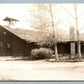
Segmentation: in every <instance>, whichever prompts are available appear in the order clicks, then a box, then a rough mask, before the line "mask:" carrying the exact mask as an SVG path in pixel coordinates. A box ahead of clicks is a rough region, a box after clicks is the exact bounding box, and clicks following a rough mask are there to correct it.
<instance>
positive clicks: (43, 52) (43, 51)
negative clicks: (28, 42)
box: [31, 48, 53, 59]
mask: <svg viewBox="0 0 84 84" xmlns="http://www.w3.org/2000/svg"><path fill="white" fill-rule="evenodd" d="M52 54H53V51H52V50H51V49H48V48H39V49H33V50H32V51H31V57H32V59H49V58H51V56H52Z"/></svg>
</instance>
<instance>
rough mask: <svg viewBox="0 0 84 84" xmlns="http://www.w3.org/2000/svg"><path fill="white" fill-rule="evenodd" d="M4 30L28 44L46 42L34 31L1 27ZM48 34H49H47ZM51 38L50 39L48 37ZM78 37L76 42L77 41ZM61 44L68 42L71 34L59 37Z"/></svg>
mask: <svg viewBox="0 0 84 84" xmlns="http://www.w3.org/2000/svg"><path fill="white" fill-rule="evenodd" d="M0 26H2V27H3V28H5V29H7V30H8V31H9V32H11V33H13V34H14V35H16V36H17V37H19V38H21V39H23V40H25V41H27V42H29V41H30V42H38V41H39V40H44V37H43V38H42V37H41V33H39V32H38V31H33V30H26V29H20V28H15V29H14V28H11V27H9V26H3V25H0ZM46 34H47V33H46ZM48 38H49V37H48ZM76 40H77V38H76V35H75V39H74V41H76ZM58 41H59V42H68V41H71V40H70V36H69V34H63V35H60V36H59V37H58ZM80 41H84V33H81V34H80Z"/></svg>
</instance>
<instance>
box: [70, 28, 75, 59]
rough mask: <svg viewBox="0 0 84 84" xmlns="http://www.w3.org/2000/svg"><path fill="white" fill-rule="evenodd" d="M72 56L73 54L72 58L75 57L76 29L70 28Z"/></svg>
mask: <svg viewBox="0 0 84 84" xmlns="http://www.w3.org/2000/svg"><path fill="white" fill-rule="evenodd" d="M70 54H71V58H72V57H74V56H75V32H74V27H70Z"/></svg>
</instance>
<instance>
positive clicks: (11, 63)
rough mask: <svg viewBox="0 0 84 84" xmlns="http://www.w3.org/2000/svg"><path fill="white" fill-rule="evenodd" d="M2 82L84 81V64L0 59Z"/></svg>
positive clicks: (0, 78) (9, 58)
mask: <svg viewBox="0 0 84 84" xmlns="http://www.w3.org/2000/svg"><path fill="white" fill-rule="evenodd" d="M0 80H1V81H2V80H4V81H8V80H10V81H31V80H33V81H37V80H38V81H40V80H41V81H43V80H45V81H47V80H48V81H51V80H52V81H53V80H54V81H56V80H84V62H75V63H74V62H47V61H45V60H39V61H24V60H14V58H11V57H0Z"/></svg>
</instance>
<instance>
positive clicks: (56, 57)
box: [55, 44, 59, 61]
mask: <svg viewBox="0 0 84 84" xmlns="http://www.w3.org/2000/svg"><path fill="white" fill-rule="evenodd" d="M55 60H56V61H59V57H58V50H57V44H56V45H55Z"/></svg>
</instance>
